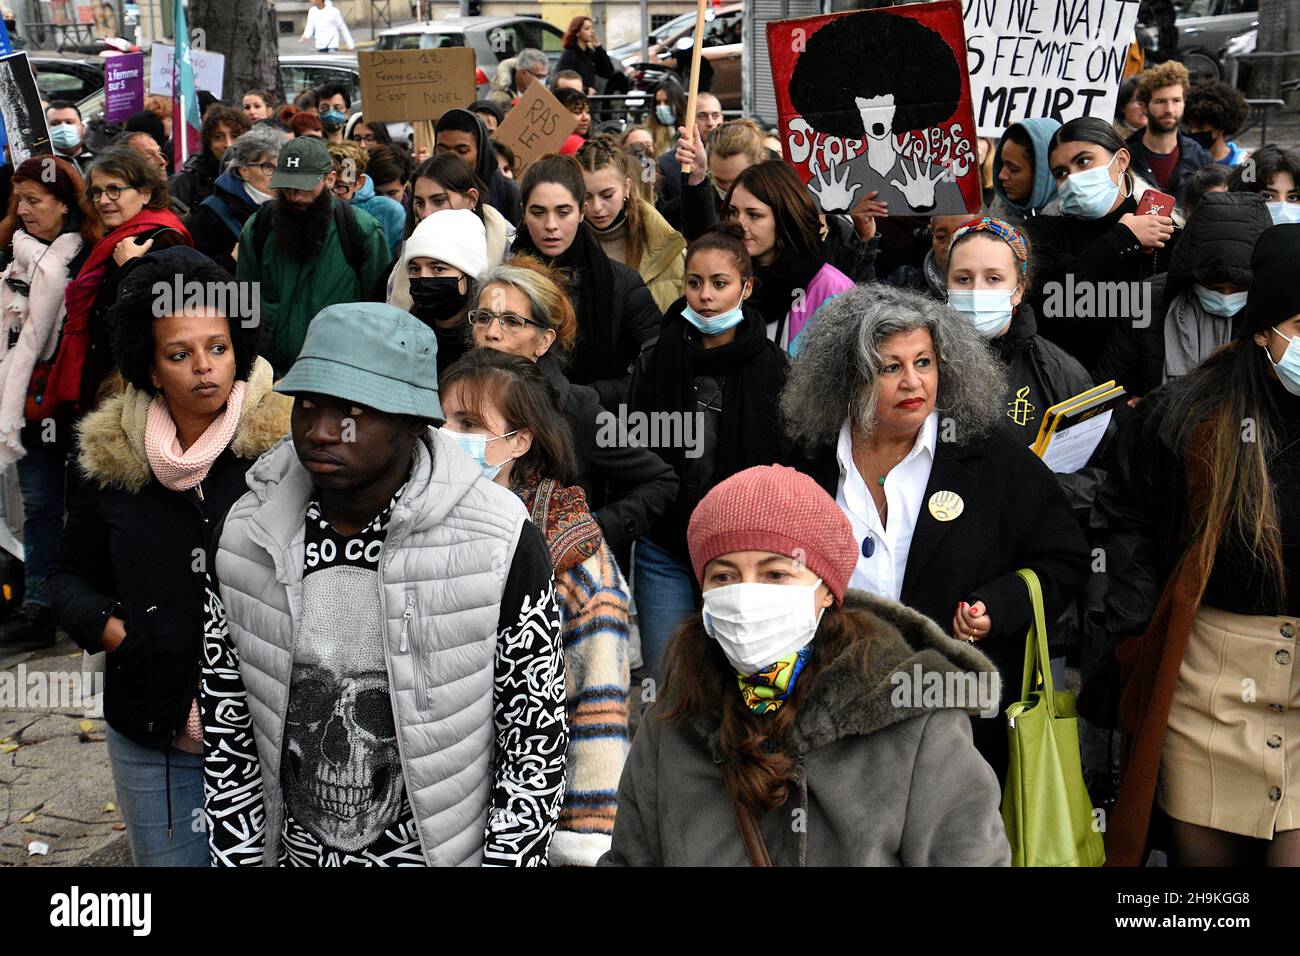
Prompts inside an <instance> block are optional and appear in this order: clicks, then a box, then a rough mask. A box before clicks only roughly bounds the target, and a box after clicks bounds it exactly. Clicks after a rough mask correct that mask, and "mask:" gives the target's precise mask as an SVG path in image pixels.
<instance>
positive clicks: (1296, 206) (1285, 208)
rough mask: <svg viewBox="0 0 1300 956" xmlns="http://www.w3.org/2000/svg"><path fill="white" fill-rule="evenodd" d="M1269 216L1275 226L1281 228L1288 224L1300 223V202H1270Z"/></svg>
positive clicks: (1268, 204)
mask: <svg viewBox="0 0 1300 956" xmlns="http://www.w3.org/2000/svg"><path fill="white" fill-rule="evenodd" d="M1264 205H1266V206H1268V214H1269V215H1270V216H1272V217H1273V225H1275V226H1280V225H1282V224H1284V223H1288V222H1300V202H1270V203H1265V204H1264Z"/></svg>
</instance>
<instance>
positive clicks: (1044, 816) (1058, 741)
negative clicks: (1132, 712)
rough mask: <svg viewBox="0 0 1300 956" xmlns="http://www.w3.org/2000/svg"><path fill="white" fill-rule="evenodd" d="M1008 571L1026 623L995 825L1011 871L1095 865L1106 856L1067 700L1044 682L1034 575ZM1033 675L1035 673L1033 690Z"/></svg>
mask: <svg viewBox="0 0 1300 956" xmlns="http://www.w3.org/2000/svg"><path fill="white" fill-rule="evenodd" d="M1016 573H1017V574H1018V575H1020V577H1021V578H1022V579H1024V582H1025V584H1026V585H1027V586H1028V587H1029V595H1030V599H1031V603H1032V604H1033V607H1034V621H1033V624H1031V625H1030V628H1029V634H1028V637H1027V639H1026V641H1025V673H1024V678H1023V680H1022V681H1021V687H1020V700H1018V701H1016V702H1015V703H1014V704H1012V705H1011V706H1010V707H1008V708H1007V712H1006V713H1007V737H1008V739H1009V741H1010V744H1011V763H1010V767H1009V769H1008V771H1007V785H1006V788H1005V790H1004V791H1003V794H1002V822H1003V823H1004V824H1006V828H1007V839H1008V840H1009V841H1010V842H1011V865H1012V866H1101V865H1102V863H1104V862H1105V861H1106V851H1105V847H1104V844H1103V840H1102V835H1101V832H1100V830H1099V829H1098V828H1097V827H1095V826H1094V823H1093V811H1092V800H1091V799H1090V798H1089V797H1088V791H1087V788H1085V787H1084V785H1083V768H1082V765H1081V763H1080V758H1079V721H1078V718H1076V717H1075V713H1074V695H1073V694H1071V693H1070V692H1069V691H1068V690H1057V689H1056V687H1055V686H1054V685H1053V683H1052V669H1051V667H1050V666H1049V664H1048V658H1047V625H1046V623H1045V622H1044V620H1043V617H1044V615H1043V590H1042V586H1041V585H1040V584H1039V583H1038V575H1037V574H1035V573H1034V572H1033V571H1030V570H1028V569H1022V570H1020V571H1017V572H1016ZM1035 675H1041V684H1042V686H1041V688H1038V684H1039V680H1036V679H1035ZM1036 688H1038V689H1036Z"/></svg>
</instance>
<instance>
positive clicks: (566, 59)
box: [555, 43, 622, 93]
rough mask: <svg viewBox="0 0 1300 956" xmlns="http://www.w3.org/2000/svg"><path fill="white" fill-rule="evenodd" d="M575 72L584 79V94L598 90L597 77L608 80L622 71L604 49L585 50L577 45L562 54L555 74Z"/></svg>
mask: <svg viewBox="0 0 1300 956" xmlns="http://www.w3.org/2000/svg"><path fill="white" fill-rule="evenodd" d="M561 70H575V71H577V73H578V75H580V76H581V77H582V85H583V92H584V93H585V92H586V91H587V90H594V89H596V77H600V78H602V79H606V80H608V79H609V78H611V77H613V76H617V75H618V74H619V73H621V72H622V71H621V70H619V68H618V67H616V66H615V65H614V61H613V60H611V59H610V58H609V54H608V53H606V52H605V48H604V47H599V46H594V47H589V48H588V49H585V50H584V49H583V48H582V47H580V46H579V45H578V44H577V43H574V45H573V46H571V47H569V48H567V49H566V50H565V51H564V52H563V53H561V54H560V62H559V63H557V64H556V65H555V72H556V73H559V72H560V71H561Z"/></svg>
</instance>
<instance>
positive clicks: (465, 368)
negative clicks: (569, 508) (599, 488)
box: [438, 348, 578, 486]
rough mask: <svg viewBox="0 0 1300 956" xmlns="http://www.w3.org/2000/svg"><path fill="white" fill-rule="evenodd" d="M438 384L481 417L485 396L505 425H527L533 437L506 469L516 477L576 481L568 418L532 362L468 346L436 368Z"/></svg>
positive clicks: (556, 397)
mask: <svg viewBox="0 0 1300 956" xmlns="http://www.w3.org/2000/svg"><path fill="white" fill-rule="evenodd" d="M438 387H439V390H440V391H441V392H442V393H443V394H444V395H445V394H447V393H448V392H449V391H450V390H451V389H452V388H458V389H460V400H461V402H462V404H464V405H465V406H466V408H468V409H469V411H470V412H471V413H472V414H473V415H474V416H475V417H476V418H480V419H481V418H482V417H483V416H482V407H483V400H484V398H487V399H488V400H489V401H490V402H491V403H492V404H493V405H495V406H496V408H497V410H498V411H499V412H500V413H501V417H502V418H504V419H505V421H506V427H507V429H508V430H510V431H513V430H515V429H519V428H527V429H528V430H529V431H531V432H532V433H533V442H532V445H531V447H529V449H528V451H526V452H525V453H524V454H523V455H521V456H520V457H519V458H518V459H517V460H516V461H515V465H514V468H513V469H512V475H513V477H514V479H515V480H516V482H520V481H522V482H525V483H527V482H534V481H540V480H542V479H545V478H551V479H554V480H555V481H557V482H559V483H560V484H561V485H565V486H568V485H574V484H577V482H578V465H577V452H575V451H574V446H573V435H572V434H571V433H570V431H569V422H568V419H567V418H565V417H564V413H563V412H562V411H560V404H559V398H558V396H557V395H556V393H555V389H554V388H553V387H552V385H551V383H550V382H548V381H547V380H546V375H545V373H543V372H542V370H541V369H539V368H538V367H537V365H536V364H535V363H533V362H530V361H528V359H526V358H522V357H520V356H518V355H511V354H510V353H508V352H498V351H497V350H496V349H488V348H478V349H471V350H470V351H468V352H466V353H465V354H464V355H463V356H461V357H460V358H459V359H457V360H456V362H455V364H454V365H452V366H451V368H449V369H447V370H446V371H445V372H443V373H442V379H441V381H440V382H439V385H438Z"/></svg>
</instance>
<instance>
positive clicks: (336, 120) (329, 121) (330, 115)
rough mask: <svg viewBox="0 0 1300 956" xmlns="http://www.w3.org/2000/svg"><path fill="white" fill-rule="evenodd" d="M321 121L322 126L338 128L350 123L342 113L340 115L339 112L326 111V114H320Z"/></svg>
mask: <svg viewBox="0 0 1300 956" xmlns="http://www.w3.org/2000/svg"><path fill="white" fill-rule="evenodd" d="M320 121H321V125H322V126H335V127H337V126H342V125H343V124H344V123H346V122H347V121H348V118H347V117H346V116H344V115H343V114H342V113H340V112H339V111H338V110H326V111H325V112H324V113H321V114H320Z"/></svg>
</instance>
